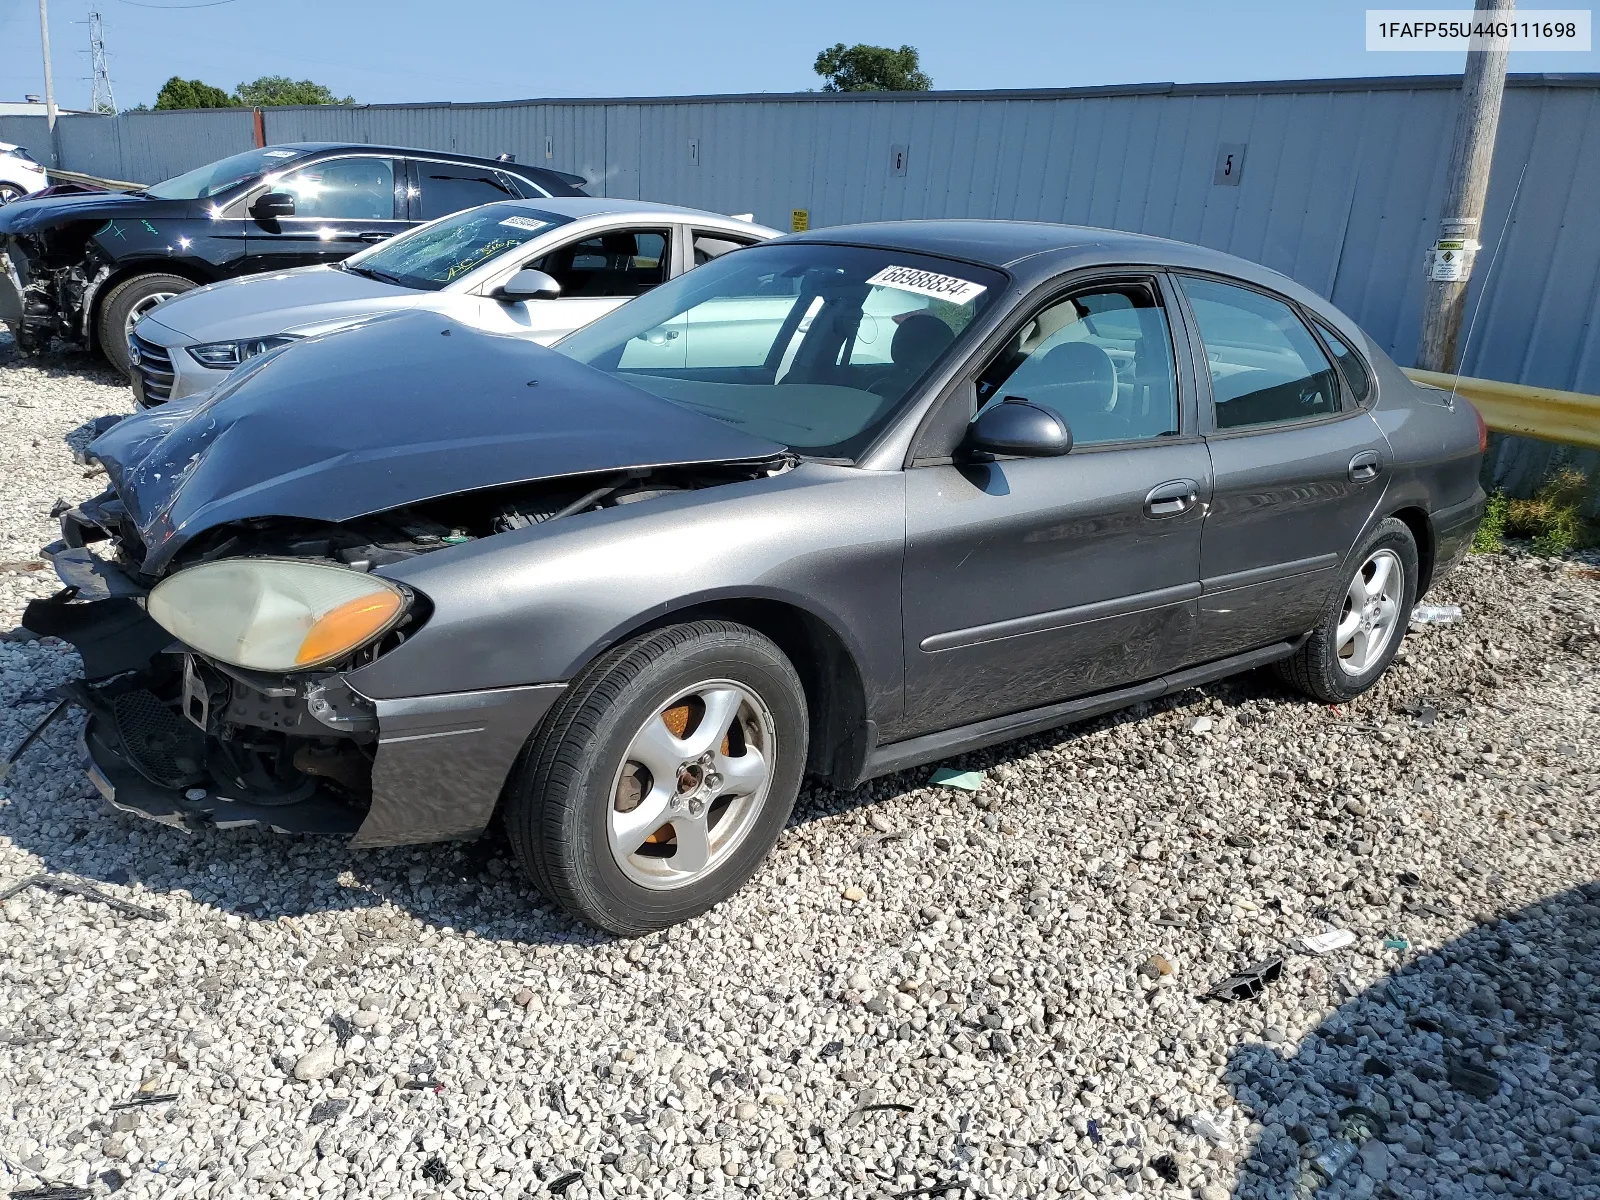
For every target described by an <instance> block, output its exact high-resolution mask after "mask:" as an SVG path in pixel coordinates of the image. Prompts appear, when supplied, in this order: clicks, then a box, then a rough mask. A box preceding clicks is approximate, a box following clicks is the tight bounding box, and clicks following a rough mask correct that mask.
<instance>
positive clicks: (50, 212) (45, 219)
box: [0, 192, 195, 233]
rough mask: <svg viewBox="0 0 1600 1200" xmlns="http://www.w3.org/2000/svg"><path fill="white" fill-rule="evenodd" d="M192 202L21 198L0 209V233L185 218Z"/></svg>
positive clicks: (113, 196) (124, 196)
mask: <svg viewBox="0 0 1600 1200" xmlns="http://www.w3.org/2000/svg"><path fill="white" fill-rule="evenodd" d="M194 203H195V201H193V200H156V199H153V198H152V197H150V196H145V195H141V194H139V193H136V192H83V193H79V194H75V195H68V196H41V197H40V198H39V199H37V200H29V199H27V198H26V197H24V198H23V199H21V200H13V201H12V202H11V203H10V204H7V205H6V206H5V207H4V208H0V233H25V232H26V231H28V230H30V229H41V228H48V227H49V226H52V225H64V224H66V223H67V222H69V221H87V220H90V219H98V218H103V219H105V220H111V219H112V218H114V217H132V216H140V217H176V216H185V215H187V214H188V212H189V210H190V208H191V207H192V206H193V205H194Z"/></svg>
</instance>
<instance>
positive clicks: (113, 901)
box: [0, 871, 167, 921]
mask: <svg viewBox="0 0 1600 1200" xmlns="http://www.w3.org/2000/svg"><path fill="white" fill-rule="evenodd" d="M30 887H37V888H43V889H44V890H45V891H47V892H60V893H62V894H63V895H67V896H82V897H83V898H84V899H86V900H98V901H100V903H102V904H109V905H110V906H111V907H112V908H114V909H116V910H117V911H118V912H121V913H126V914H127V915H128V916H130V917H143V918H144V919H145V920H147V921H165V920H166V919H167V914H166V913H164V912H160V911H158V910H156V909H154V908H145V907H144V906H143V905H142V904H132V903H129V902H128V901H127V900H120V899H118V898H117V897H116V896H112V895H108V894H107V893H105V892H102V891H101V890H100V889H99V888H96V887H90V886H89V885H88V884H87V883H80V882H79V881H78V880H76V879H65V878H63V877H61V876H58V875H51V874H48V873H46V872H42V871H41V872H40V873H39V874H37V875H29V876H28V877H27V878H26V879H19V880H18V881H17V882H16V883H14V884H12V885H11V886H10V887H8V888H6V890H5V891H3V892H0V903H3V902H5V901H7V900H9V899H11V897H13V896H15V895H16V894H17V893H18V892H20V891H22V890H24V889H25V888H30Z"/></svg>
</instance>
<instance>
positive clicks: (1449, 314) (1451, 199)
mask: <svg viewBox="0 0 1600 1200" xmlns="http://www.w3.org/2000/svg"><path fill="white" fill-rule="evenodd" d="M1515 7H1516V0H1476V5H1475V10H1476V14H1478V15H1481V16H1482V17H1483V19H1485V20H1495V19H1500V18H1507V19H1509V18H1510V16H1511V13H1512V10H1513V9H1514V8H1515ZM1507 54H1508V47H1507V43H1506V40H1505V39H1503V38H1497V39H1493V40H1490V41H1489V42H1487V43H1486V44H1485V46H1484V48H1483V49H1481V50H1478V49H1473V50H1468V51H1467V69H1466V71H1465V73H1464V74H1463V75H1462V77H1461V108H1460V110H1459V111H1458V112H1457V113H1456V131H1455V137H1454V139H1453V140H1452V141H1451V143H1450V167H1449V173H1448V176H1447V177H1446V179H1445V184H1444V207H1443V209H1442V210H1441V211H1440V218H1439V236H1438V239H1437V240H1436V241H1435V242H1434V244H1433V247H1432V249H1431V250H1430V251H1429V252H1428V295H1427V299H1426V301H1425V302H1424V304H1423V309H1422V342H1421V345H1420V346H1419V347H1418V350H1417V366H1419V367H1421V368H1422V369H1423V370H1424V371H1446V372H1453V371H1455V370H1456V367H1457V365H1458V364H1457V361H1456V359H1457V347H1456V341H1457V339H1458V338H1459V337H1460V336H1461V317H1462V314H1463V313H1464V312H1465V310H1466V302H1467V285H1468V281H1469V280H1470V279H1471V278H1472V264H1473V260H1474V259H1475V258H1476V257H1477V251H1478V230H1479V226H1480V224H1481V222H1482V220H1483V200H1484V197H1485V196H1486V195H1487V194H1488V192H1489V165H1490V162H1491V161H1492V160H1493V158H1494V136H1495V131H1496V129H1497V128H1498V127H1499V125H1500V98H1501V96H1502V95H1503V94H1504V93H1505V87H1506V57H1507Z"/></svg>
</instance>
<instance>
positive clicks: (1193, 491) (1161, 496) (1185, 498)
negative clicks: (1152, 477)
mask: <svg viewBox="0 0 1600 1200" xmlns="http://www.w3.org/2000/svg"><path fill="white" fill-rule="evenodd" d="M1198 503H1200V485H1199V484H1198V483H1196V482H1195V481H1194V480H1192V479H1172V480H1168V481H1167V482H1166V483H1159V484H1157V485H1156V486H1155V487H1153V488H1151V489H1150V494H1149V495H1147V496H1146V497H1145V498H1144V515H1145V516H1147V517H1152V518H1154V519H1156V520H1158V521H1159V520H1160V519H1161V518H1163V517H1176V516H1180V515H1181V514H1183V513H1186V512H1188V511H1189V510H1190V509H1191V508H1193V507H1194V506H1195V505H1196V504H1198Z"/></svg>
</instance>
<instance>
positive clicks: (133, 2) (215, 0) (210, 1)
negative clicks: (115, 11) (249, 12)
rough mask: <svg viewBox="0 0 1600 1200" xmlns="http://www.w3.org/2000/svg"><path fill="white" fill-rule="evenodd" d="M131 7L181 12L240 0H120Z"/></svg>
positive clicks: (219, 6) (234, 2)
mask: <svg viewBox="0 0 1600 1200" xmlns="http://www.w3.org/2000/svg"><path fill="white" fill-rule="evenodd" d="M119 2H120V3H122V4H126V5H128V6H129V7H131V8H153V9H155V10H156V11H157V12H181V11H182V10H184V9H186V8H221V7H222V6H223V5H224V4H237V3H238V0H207V3H205V4H140V3H139V0H119Z"/></svg>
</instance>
